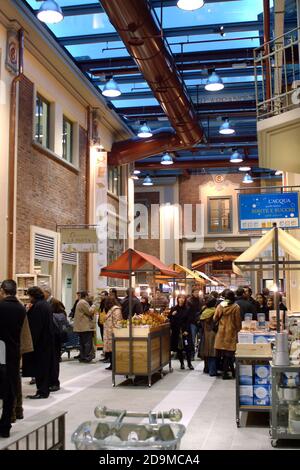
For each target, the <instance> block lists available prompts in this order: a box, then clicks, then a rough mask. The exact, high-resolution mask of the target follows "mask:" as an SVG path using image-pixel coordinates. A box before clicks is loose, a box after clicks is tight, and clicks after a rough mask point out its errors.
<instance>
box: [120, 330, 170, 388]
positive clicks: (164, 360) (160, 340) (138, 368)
mask: <svg viewBox="0 0 300 470" xmlns="http://www.w3.org/2000/svg"><path fill="white" fill-rule="evenodd" d="M112 346H113V355H112V381H113V386H115V385H116V382H115V376H116V375H125V376H128V377H129V378H134V377H136V376H146V377H148V386H149V387H151V378H152V375H153V374H155V373H157V372H160V374H161V377H163V368H164V367H165V366H166V365H169V371H170V372H172V367H171V352H170V325H169V323H164V324H162V325H159V326H148V325H147V326H138V327H136V326H133V327H132V336H131V337H130V333H129V327H126V328H114V330H113V345H112Z"/></svg>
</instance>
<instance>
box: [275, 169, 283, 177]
mask: <svg viewBox="0 0 300 470" xmlns="http://www.w3.org/2000/svg"><path fill="white" fill-rule="evenodd" d="M281 175H283V171H282V170H277V171H276V173H275V176H281Z"/></svg>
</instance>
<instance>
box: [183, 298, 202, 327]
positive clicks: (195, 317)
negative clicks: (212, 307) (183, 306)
mask: <svg viewBox="0 0 300 470" xmlns="http://www.w3.org/2000/svg"><path fill="white" fill-rule="evenodd" d="M187 306H188V309H189V315H190V317H191V323H193V324H194V325H196V323H197V321H199V316H200V313H201V310H202V307H203V302H202V300H201V299H200V298H199V297H198V298H197V297H193V296H192V297H190V298H189V300H188V302H187Z"/></svg>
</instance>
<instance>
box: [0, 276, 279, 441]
mask: <svg viewBox="0 0 300 470" xmlns="http://www.w3.org/2000/svg"><path fill="white" fill-rule="evenodd" d="M16 294H17V286H16V283H15V281H13V280H5V281H3V282H2V284H1V288H0V341H3V342H4V344H5V347H6V360H5V366H4V367H3V365H2V366H1V368H0V374H1V375H2V380H0V385H1V386H0V398H2V399H3V409H2V415H1V418H0V437H8V436H9V433H10V428H11V423H13V422H14V421H15V420H16V419H22V418H23V404H22V385H21V384H22V382H21V375H20V370H21V371H22V376H23V377H30V378H31V382H30V383H35V384H36V393H35V394H32V395H29V396H28V398H30V399H46V398H48V397H49V394H50V393H52V392H56V391H58V390H59V389H60V381H59V372H60V362H61V351H62V343H64V342H65V341H66V338H67V334H68V330H69V329H70V327H71V326H70V322H71V323H72V329H73V332H75V333H77V334H78V337H79V343H80V348H79V354H78V355H77V356H75V359H78V360H79V362H83V363H90V362H95V356H96V348H95V341H94V339H95V330H96V318H98V325H99V328H100V331H101V336H102V338H103V359H101V361H103V362H105V363H107V364H108V366H107V367H106V369H107V370H111V369H112V335H113V328H114V327H116V326H117V325H118V323H119V322H120V320H124V319H128V316H129V311H130V309H131V312H132V315H135V314H137V315H142V314H143V313H145V312H148V311H149V310H150V309H151V308H153V309H156V310H158V311H160V312H163V311H167V313H168V316H169V320H170V327H171V351H172V352H173V353H174V354H176V355H177V358H178V359H179V362H180V368H181V369H184V368H185V364H184V361H185V360H186V361H187V366H188V368H189V369H190V370H193V369H194V367H193V364H192V361H193V360H194V356H195V352H196V351H197V352H198V357H200V358H201V359H203V360H204V373H208V374H209V375H210V376H216V375H218V374H219V373H221V374H222V377H223V379H228V378H231V377H234V376H235V372H234V354H235V350H236V344H237V334H238V332H239V330H240V329H241V322H242V321H243V320H244V318H245V314H246V313H247V314H249V313H251V315H252V318H253V319H254V320H255V319H256V318H257V315H258V314H259V313H264V314H265V317H266V320H268V314H269V311H270V310H274V297H273V296H271V295H270V293H269V292H267V290H265V291H264V292H262V293H260V294H257V296H256V299H254V298H253V296H252V291H251V288H250V287H240V288H238V289H237V291H236V292H235V293H234V292H233V291H231V290H229V289H225V290H224V291H223V292H222V294H218V293H217V292H211V293H210V294H209V295H206V296H205V297H202V296H201V295H200V294H201V293H200V291H199V288H198V287H194V288H193V289H192V295H190V296H186V295H183V294H180V295H178V297H177V303H176V305H175V306H174V307H172V308H171V309H168V307H169V299H168V297H167V296H166V295H165V294H163V293H162V292H161V291H160V290H159V289H156V291H155V293H154V295H153V297H152V299H151V300H150V299H149V297H148V295H147V294H145V293H142V294H141V296H140V298H138V297H137V296H136V293H135V289H131V290H130V289H127V292H126V296H125V297H124V299H123V300H120V299H119V297H118V292H117V290H116V289H114V288H112V289H110V290H109V291H102V292H101V293H100V297H99V299H98V302H97V301H94V302H93V300H92V299H91V298H90V296H89V294H88V292H86V291H81V292H77V298H76V301H75V303H74V306H73V308H72V309H71V312H70V314H69V319H68V315H67V313H66V311H65V307H64V305H63V303H62V302H61V301H60V300H58V299H55V298H54V297H53V295H52V292H51V289H49V288H44V289H41V288H40V287H36V286H34V287H30V288H29V289H28V296H29V303H28V304H27V305H26V308H25V306H23V305H22V304H21V303H20V302H19V300H18V299H17V296H16ZM279 301H280V309H281V310H286V307H285V306H284V304H283V303H282V299H279ZM96 314H97V315H96ZM230 373H231V375H230ZM3 374H4V375H5V378H4V379H3V377H4V376H3ZM0 379H1V376H0Z"/></svg>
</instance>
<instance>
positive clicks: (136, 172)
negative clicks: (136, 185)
mask: <svg viewBox="0 0 300 470" xmlns="http://www.w3.org/2000/svg"><path fill="white" fill-rule="evenodd" d="M133 174H134V175H140V174H141V170H133Z"/></svg>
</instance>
